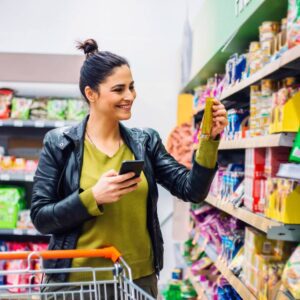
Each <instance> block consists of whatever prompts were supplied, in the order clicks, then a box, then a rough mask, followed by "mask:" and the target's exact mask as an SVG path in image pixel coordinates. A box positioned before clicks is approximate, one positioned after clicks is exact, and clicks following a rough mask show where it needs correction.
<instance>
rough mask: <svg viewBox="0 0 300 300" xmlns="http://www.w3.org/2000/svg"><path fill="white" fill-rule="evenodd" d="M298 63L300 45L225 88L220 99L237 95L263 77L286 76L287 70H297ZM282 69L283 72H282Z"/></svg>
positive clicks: (299, 59) (278, 77) (280, 77)
mask: <svg viewBox="0 0 300 300" xmlns="http://www.w3.org/2000/svg"><path fill="white" fill-rule="evenodd" d="M299 64H300V46H297V47H294V48H291V49H289V50H287V51H286V52H285V53H283V54H282V56H281V57H279V58H278V59H276V60H274V61H272V62H270V63H268V64H267V65H266V66H264V67H263V68H262V69H261V70H259V71H257V72H256V73H255V74H253V75H252V76H250V77H248V78H246V79H244V80H242V81H241V82H239V83H237V84H235V85H234V86H232V87H229V88H227V89H226V90H224V91H223V92H222V95H221V98H220V100H225V99H227V98H229V97H230V96H233V95H234V96H237V95H239V94H240V93H241V92H244V90H245V89H246V88H248V87H250V85H252V84H255V83H257V82H258V81H260V80H262V79H264V78H267V77H268V78H276V79H282V78H284V77H287V74H286V71H287V70H295V71H297V70H299ZM283 70H284V72H282V71H283Z"/></svg>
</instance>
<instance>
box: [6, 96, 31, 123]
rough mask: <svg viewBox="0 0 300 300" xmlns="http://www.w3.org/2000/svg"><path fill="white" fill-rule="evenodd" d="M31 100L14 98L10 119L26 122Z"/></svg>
mask: <svg viewBox="0 0 300 300" xmlns="http://www.w3.org/2000/svg"><path fill="white" fill-rule="evenodd" d="M31 103H32V99H26V98H19V97H15V98H13V99H12V106H11V118H12V119H19V120H28V119H29V112H30V106H31Z"/></svg>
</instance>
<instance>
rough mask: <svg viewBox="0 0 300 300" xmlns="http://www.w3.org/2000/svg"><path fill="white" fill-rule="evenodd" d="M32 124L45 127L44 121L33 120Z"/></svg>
mask: <svg viewBox="0 0 300 300" xmlns="http://www.w3.org/2000/svg"><path fill="white" fill-rule="evenodd" d="M34 126H35V127H39V128H43V127H45V122H44V121H35V122H34Z"/></svg>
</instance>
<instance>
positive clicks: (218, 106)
mask: <svg viewBox="0 0 300 300" xmlns="http://www.w3.org/2000/svg"><path fill="white" fill-rule="evenodd" d="M212 110H213V125H212V129H211V133H210V136H211V137H212V139H215V138H216V137H217V136H218V135H219V134H220V133H222V132H223V130H224V128H225V127H226V126H227V125H228V119H227V111H226V108H225V106H224V105H223V104H222V103H221V102H220V101H219V100H217V99H214V103H213V106H212Z"/></svg>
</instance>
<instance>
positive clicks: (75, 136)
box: [63, 115, 144, 159]
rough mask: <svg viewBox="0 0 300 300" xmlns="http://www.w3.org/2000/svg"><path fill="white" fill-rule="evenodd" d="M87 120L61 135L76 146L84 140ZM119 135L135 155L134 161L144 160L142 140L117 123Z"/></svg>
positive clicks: (136, 133)
mask: <svg viewBox="0 0 300 300" xmlns="http://www.w3.org/2000/svg"><path fill="white" fill-rule="evenodd" d="M88 119H89V115H87V116H86V117H85V118H84V119H83V120H82V121H81V122H80V123H79V124H77V125H75V126H72V127H71V128H68V129H66V130H65V131H64V132H63V134H64V135H65V136H67V137H69V138H70V139H71V140H72V141H73V142H74V144H75V145H76V144H78V143H80V142H81V141H83V140H84V135H85V131H86V125H87V122H88ZM119 126H120V133H121V136H122V138H123V140H124V142H125V144H126V145H127V146H128V147H129V148H130V150H131V151H132V152H133V154H134V155H135V157H136V159H143V158H144V151H143V150H144V149H143V145H142V140H141V139H140V137H139V136H138V132H133V130H131V129H129V128H127V127H126V126H124V125H123V124H122V123H119Z"/></svg>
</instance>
